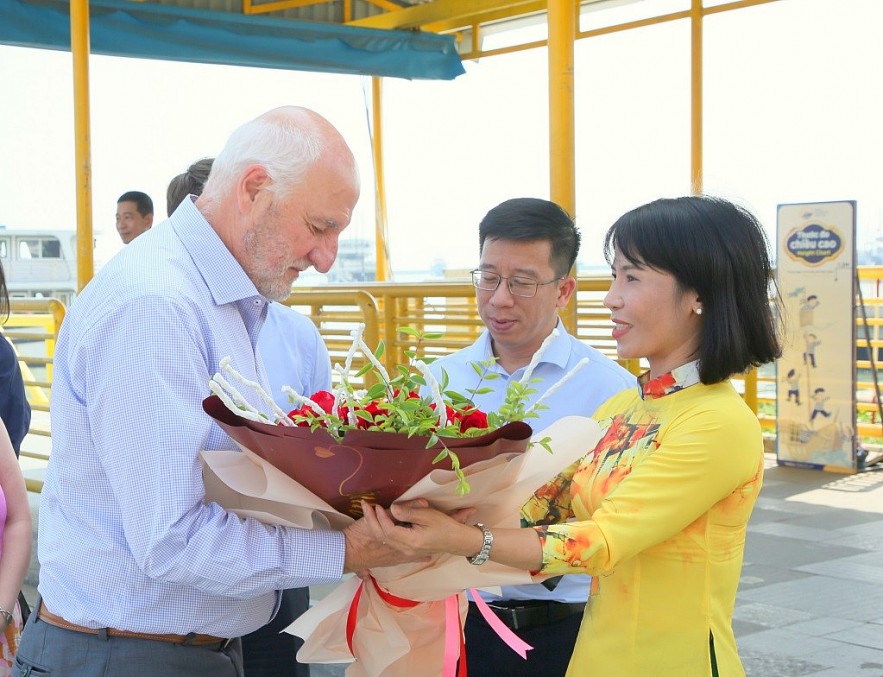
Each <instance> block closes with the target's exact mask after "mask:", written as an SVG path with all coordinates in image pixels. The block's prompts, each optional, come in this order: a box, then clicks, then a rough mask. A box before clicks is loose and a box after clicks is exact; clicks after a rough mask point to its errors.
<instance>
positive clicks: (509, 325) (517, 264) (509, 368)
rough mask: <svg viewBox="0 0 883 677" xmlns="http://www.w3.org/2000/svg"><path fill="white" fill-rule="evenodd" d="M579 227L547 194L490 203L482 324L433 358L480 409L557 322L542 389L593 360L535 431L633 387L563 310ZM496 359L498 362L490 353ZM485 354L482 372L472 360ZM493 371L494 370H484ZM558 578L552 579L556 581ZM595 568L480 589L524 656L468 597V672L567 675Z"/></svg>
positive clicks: (479, 285)
mask: <svg viewBox="0 0 883 677" xmlns="http://www.w3.org/2000/svg"><path fill="white" fill-rule="evenodd" d="M579 244H580V234H579V231H578V230H577V228H576V226H575V225H574V223H573V220H572V219H571V218H570V216H569V215H568V214H567V212H565V211H564V210H563V209H562V208H561V207H560V206H558V205H557V204H555V203H554V202H549V201H548V200H540V199H536V198H516V199H512V200H506V201H505V202H503V203H502V204H499V205H497V206H496V207H494V208H493V209H491V210H490V211H489V212H488V213H487V215H486V216H485V217H484V218H483V219H482V221H481V223H480V224H479V226H478V251H479V255H480V257H481V262H480V263H479V266H478V268H477V269H476V270H474V271H473V272H472V280H473V283H474V284H475V287H476V289H475V295H476V301H477V304H478V312H479V315H480V316H481V319H482V321H483V322H484V324H485V327H486V329H485V331H484V332H483V333H482V335H481V336H480V337H479V338H478V340H477V341H476V342H475V343H473V344H472V345H471V346H469V347H467V348H464V349H463V350H460V351H458V352H456V353H453V354H451V355H448V356H446V357H443V358H441V359H439V360H437V361H435V362H434V363H433V364H432V365H431V366H430V369H431V370H432V372H433V375H434V376H435V377H436V378H437V379H438V380H439V381H441V380H442V371H444V372H445V373H447V375H448V379H449V387H450V388H452V389H454V390H457V391H459V392H461V393H466V392H469V391H470V390H475V389H477V388H478V387H479V383H480V384H481V385H482V386H486V387H488V389H489V390H490V391H489V392H486V393H484V394H478V395H475V396H474V397H473V400H474V402H475V404H476V406H477V407H478V408H479V409H482V410H483V411H497V410H498V409H499V408H500V406H501V405H502V404H503V401H504V397H505V394H506V388H507V386H508V384H509V382H510V381H513V380H514V381H519V380H520V379H521V378H522V376H523V374H524V369H525V367H526V366H527V365H528V363H529V362H530V360H531V357H532V356H533V354H534V353H535V352H536V351H537V350H538V349H539V347H540V345H541V344H542V343H543V341H544V340H545V339H546V338H547V337H548V336H549V334H551V332H552V330H553V329H555V328H556V327H557V329H558V332H559V336H558V337H557V338H555V339H554V341H553V342H552V343H551V345H550V346H549V348H548V349H547V350H546V352H545V353H544V355H543V358H542V360H541V361H540V363H539V364H538V365H537V366H536V369H535V370H534V372H533V377H534V378H535V379H538V380H539V382H538V383H536V384H535V385H533V386H532V387H533V388H535V389H536V391H537V392H536V393H535V394H534V395H532V396H531V402H534V401H536V400H537V399H538V398H539V397H541V396H543V395H544V393H545V392H546V391H547V390H548V389H549V388H550V387H551V386H553V385H554V384H555V383H557V382H558V381H559V380H560V379H561V378H562V377H563V376H564V375H565V374H567V373H568V372H570V371H571V370H572V369H573V368H574V367H575V366H576V364H577V363H578V362H579V361H580V360H581V359H582V358H588V360H589V362H588V364H587V365H586V366H585V367H584V368H582V369H581V370H580V371H579V372H577V374H576V375H575V376H574V378H572V379H571V380H569V381H568V382H566V383H565V384H564V387H562V388H561V389H560V390H558V391H557V392H556V393H554V394H553V395H552V396H551V397H550V398H549V399H548V400H547V401H546V402H545V404H548V408H547V409H542V410H540V411H539V418H535V419H530V420H528V423H530V425H531V427H532V428H533V429H534V432H535V433H539V432H541V431H542V430H543V429H545V428H547V427H548V426H549V425H551V424H552V423H554V422H555V421H556V420H558V419H559V418H562V417H564V416H586V417H589V416H591V415H592V414H593V413H594V411H595V408H596V407H597V406H598V405H600V404H601V403H602V402H604V401H605V400H607V399H608V398H609V397H611V396H613V395H615V394H616V393H618V392H620V391H622V390H624V389H626V388H634V385H635V377H634V376H632V375H631V374H630V373H629V372H628V371H626V370H625V369H623V368H622V367H620V366H619V365H618V364H616V362H614V361H613V360H611V359H610V358H608V357H606V356H604V355H603V354H601V353H600V352H599V351H597V350H595V349H594V348H591V347H589V346H587V345H586V344H584V343H582V342H580V341H579V340H577V339H576V338H574V337H573V336H570V335H569V334H568V333H567V330H566V329H565V328H564V323H563V322H562V321H561V319H560V318H559V317H558V310H559V308H563V307H564V306H565V305H566V304H567V302H568V301H569V300H570V299H571V298H572V297H573V294H574V292H575V291H576V280H575V279H574V278H573V276H572V275H571V272H570V271H571V270H572V268H573V265H574V263H575V262H576V257H577V255H578V254H579ZM491 361H492V362H491ZM482 363H483V364H488V365H490V366H487V367H486V368H485V369H484V370H483V373H482V374H477V373H476V371H475V369H474V368H473V366H472V365H473V364H482ZM488 374H494V375H495V376H493V377H492V379H490V380H489V379H488V378H487V376H488ZM553 583H554V585H553ZM590 583H591V578H590V577H589V576H586V575H584V574H576V575H571V576H564V577H563V578H561V579H560V580H557V579H556V580H555V581H554V582H547V585H548V587H545V586H543V585H540V584H535V585H522V586H512V587H504V588H503V589H502V597H498V596H494V595H490V594H487V593H482V595H483V597H484V599H485V601H486V602H487V603H488V604H489V606H490V607H491V609H493V611H494V613H496V614H497V615H498V616H499V617H500V619H501V620H502V621H503V622H504V623H505V624H506V625H508V626H509V627H510V628H511V629H513V630H516V631H517V634H518V635H519V636H520V637H521V638H522V639H523V640H524V641H526V642H527V643H528V644H530V645H531V646H533V647H534V649H533V650H532V651H530V652H528V660H526V661H525V660H523V659H522V658H521V657H520V656H519V655H518V654H516V653H515V652H514V651H512V650H511V649H510V648H509V647H508V646H507V645H506V644H504V643H503V641H502V640H501V639H500V638H499V637H498V636H497V634H496V633H495V632H494V630H493V629H492V628H491V627H490V625H489V624H488V622H487V621H485V620H484V617H483V616H482V615H481V614H480V613H479V612H478V611H477V609H475V607H474V606H472V605H470V612H469V615H468V616H467V617H466V627H465V632H466V655H467V657H468V660H467V665H468V670H469V675H470V676H471V677H476V676H482V675H494V676H497V675H500V674H506V675H544V676H545V677H555V676H556V675H563V674H564V672H565V670H566V669H567V663H568V660H569V657H570V654H571V653H572V652H573V645H574V642H575V641H576V635H577V632H578V631H579V625H580V620H581V618H582V612H583V609H584V608H585V605H586V600H587V598H588V596H589V586H590Z"/></svg>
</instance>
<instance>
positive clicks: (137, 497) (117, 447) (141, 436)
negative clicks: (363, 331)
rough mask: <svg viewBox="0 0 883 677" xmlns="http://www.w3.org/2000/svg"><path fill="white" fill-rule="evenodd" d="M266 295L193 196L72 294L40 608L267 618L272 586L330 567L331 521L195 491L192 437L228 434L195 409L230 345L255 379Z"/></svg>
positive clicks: (85, 614) (161, 622) (321, 578)
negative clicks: (287, 517) (317, 525)
mask: <svg viewBox="0 0 883 677" xmlns="http://www.w3.org/2000/svg"><path fill="white" fill-rule="evenodd" d="M266 306H267V301H266V299H264V298H263V297H262V296H260V295H259V294H258V292H257V290H256V289H255V287H254V285H253V284H252V282H251V281H250V280H249V278H248V277H247V276H246V274H245V272H244V271H243V270H242V268H241V267H240V265H239V264H238V263H237V261H236V260H235V259H234V258H233V256H232V255H231V254H230V252H229V251H228V250H227V248H226V247H225V246H224V244H223V243H222V242H221V240H220V239H219V238H218V236H217V234H216V233H215V231H214V230H213V229H212V228H211V227H210V226H209V224H208V223H207V222H206V221H205V219H204V218H203V217H202V215H201V213H200V212H199V211H198V210H197V209H196V207H195V205H194V204H193V203H192V202H191V201H190V200H184V202H183V203H182V204H181V206H180V207H179V208H178V209H177V210H176V211H175V213H174V214H173V215H172V217H171V218H170V219H169V220H168V221H166V222H164V223H161V224H159V225H157V226H155V227H154V228H153V229H151V230H150V231H148V232H147V233H145V234H144V235H141V236H140V237H138V238H137V239H136V240H135V241H134V242H132V243H131V244H130V245H128V246H127V247H126V248H125V249H123V250H122V251H121V252H120V253H119V254H118V255H117V256H115V257H114V258H113V259H112V260H111V261H110V262H109V263H108V264H107V265H106V266H105V267H104V269H103V270H101V272H100V273H99V274H98V275H96V277H95V278H94V279H93V280H92V282H90V283H89V285H88V286H87V287H86V288H85V289H84V290H83V292H82V293H81V294H80V295H79V296H78V297H77V299H76V300H75V301H74V303H73V304H72V306H71V308H70V311H69V312H68V314H67V317H65V320H64V322H63V323H62V326H61V332H60V335H59V340H58V345H57V348H56V354H55V375H54V379H53V388H52V400H51V416H52V454H51V458H50V461H49V465H48V469H47V472H46V480H45V485H44V488H43V494H42V497H41V501H40V503H41V505H40V530H39V558H40V563H41V570H40V583H39V591H40V594H41V595H42V598H43V600H44V602H45V604H46V606H47V608H48V609H49V610H50V611H52V612H54V613H56V614H59V615H60V616H62V617H64V618H65V619H67V620H68V621H70V622H72V623H77V624H80V625H85V626H89V627H95V628H100V627H112V628H117V629H123V630H133V631H139V632H149V633H179V634H184V633H188V632H197V633H206V634H212V635H217V636H221V637H236V636H239V635H243V634H246V633H249V632H251V631H253V630H255V629H257V628H259V627H261V626H262V625H264V624H266V623H267V622H268V621H269V620H270V619H271V618H272V616H273V614H274V613H275V609H276V607H277V604H278V598H279V593H278V592H277V591H279V590H282V589H285V588H296V587H303V586H307V585H314V584H323V583H330V582H333V581H335V580H337V579H338V578H340V576H341V574H342V570H343V559H344V549H345V545H344V537H343V534H341V533H339V532H330V531H303V530H298V529H291V528H283V527H273V526H266V525H263V524H261V523H259V522H257V521H255V520H252V519H240V518H239V517H237V516H236V515H234V514H232V513H229V512H227V511H226V510H224V509H222V508H221V507H220V506H218V505H217V504H215V503H208V504H206V503H204V501H203V499H204V495H205V487H204V484H203V480H202V466H201V463H200V459H199V451H200V449H233V448H235V445H234V443H233V442H232V441H231V440H230V439H229V438H228V437H227V435H226V434H224V432H223V431H222V430H221V429H220V428H219V427H218V426H217V425H216V424H215V423H214V421H213V420H212V419H211V418H210V417H209V416H208V415H207V414H205V413H204V412H203V410H202V400H203V398H205V397H206V396H207V395H208V394H209V390H208V379H209V377H210V376H211V375H212V374H214V373H215V371H217V369H218V363H219V361H220V360H221V359H222V358H223V357H225V356H228V355H229V356H231V357H232V358H233V363H234V365H235V367H236V368H237V369H238V370H239V371H241V372H242V373H243V374H244V375H245V376H246V377H247V378H251V379H255V380H257V381H259V382H261V383H264V384H265V385H266V375H265V373H264V370H263V367H262V365H261V364H260V360H259V359H257V358H256V356H255V345H256V342H257V339H258V334H259V332H260V330H261V326H262V324H263V322H264V316H265V313H266ZM254 404H258V403H257V402H256V401H255V402H254Z"/></svg>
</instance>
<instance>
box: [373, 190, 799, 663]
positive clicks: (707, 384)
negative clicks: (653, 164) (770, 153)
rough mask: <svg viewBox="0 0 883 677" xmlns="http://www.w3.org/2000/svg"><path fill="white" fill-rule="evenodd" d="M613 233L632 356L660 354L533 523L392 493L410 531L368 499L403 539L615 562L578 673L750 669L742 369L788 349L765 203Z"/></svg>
mask: <svg viewBox="0 0 883 677" xmlns="http://www.w3.org/2000/svg"><path fill="white" fill-rule="evenodd" d="M604 248H605V253H606V255H607V260H608V261H609V262H610V264H611V266H612V269H613V282H612V283H611V286H610V290H609V292H608V293H607V296H606V297H605V299H604V305H605V306H606V307H607V308H609V309H610V312H611V315H612V318H611V319H612V321H613V338H614V339H615V340H616V344H617V350H618V352H619V356H620V357H622V358H629V359H637V358H643V359H645V360H646V361H647V363H648V364H649V367H650V368H649V371H648V372H646V373H645V374H643V375H642V376H641V377H640V378H639V387H638V388H633V389H631V390H629V391H624V392H621V393H619V394H617V395H614V396H613V397H612V398H611V399H610V400H608V401H607V402H606V403H604V404H603V405H601V407H599V409H598V410H597V411H596V412H595V415H594V418H595V419H596V420H597V421H598V422H599V423H600V424H601V428H602V432H603V436H602V437H601V440H600V441H599V442H598V444H597V445H596V446H595V448H594V449H592V450H590V451H589V452H588V453H587V454H586V455H585V456H584V457H583V458H582V460H580V461H578V462H576V463H574V464H573V466H571V467H570V468H568V469H567V470H565V471H564V472H562V473H561V474H560V475H559V476H557V477H555V478H553V479H552V480H551V481H550V482H549V483H548V484H546V485H544V486H543V487H540V488H539V489H538V490H537V491H536V492H535V494H534V496H533V497H532V498H531V499H530V500H528V501H527V503H526V504H525V505H524V506H523V508H522V517H523V519H524V521H525V522H526V524H527V525H528V526H527V527H526V528H521V529H495V530H494V531H493V533H492V534H491V536H490V537H489V538H488V537H486V536H485V534H484V533H483V531H481V530H479V529H476V528H475V526H470V525H469V524H462V523H461V522H460V521H457V520H456V519H452V518H451V517H449V516H448V515H445V514H444V513H441V512H438V511H436V510H432V509H431V508H429V507H427V506H426V505H425V502H423V503H421V502H413V503H410V504H403V505H400V506H397V505H393V506H392V508H391V515H392V516H393V517H395V518H396V519H397V520H402V521H404V522H408V523H410V524H409V526H410V528H404V527H402V526H398V524H400V522H399V523H396V522H393V521H392V520H391V519H390V515H389V514H387V513H386V512H385V511H383V510H382V509H375V508H373V507H371V506H368V505H367V504H364V508H365V510H366V511H367V512H366V518H367V519H368V523H369V525H370V526H371V528H372V529H373V533H374V534H375V537H376V538H382V539H384V540H386V541H387V542H388V543H390V544H392V545H394V546H395V547H397V548H399V549H400V551H401V552H402V553H408V554H410V555H418V554H433V553H439V552H447V553H451V554H455V555H464V556H466V557H475V556H477V555H488V556H489V558H490V559H491V560H493V561H496V562H500V563H502V564H507V565H509V566H513V567H519V568H522V569H525V570H528V571H531V572H538V573H539V574H541V575H547V576H548V575H556V574H564V573H575V572H583V573H589V574H593V575H595V576H597V577H598V578H596V579H595V580H597V581H598V582H599V583H600V586H599V590H598V593H597V595H595V596H593V599H592V604H591V605H589V606H588V607H587V609H586V613H585V616H584V617H583V622H582V627H581V628H580V633H579V637H578V639H577V643H576V647H575V649H574V652H573V655H572V656H571V659H570V666H569V668H568V672H567V674H568V675H572V676H574V677H576V676H577V675H592V676H593V677H645V676H646V675H653V676H654V677H684V676H685V675H697V676H698V675H708V676H711V675H727V676H728V677H732V676H733V675H744V674H745V671H744V669H743V668H742V664H741V661H740V660H739V655H738V652H737V649H736V640H735V637H734V634H733V628H732V615H733V607H734V605H735V602H736V589H737V587H738V585H739V575H740V572H741V569H742V558H743V554H744V548H745V533H746V529H747V524H748V519H749V516H750V515H751V511H752V509H753V507H754V504H755V502H756V500H757V496H758V492H759V491H760V487H761V483H762V478H763V463H764V457H763V438H762V435H761V429H760V424H759V422H758V420H757V416H756V415H755V414H754V412H752V411H751V410H750V409H749V408H748V406H747V405H746V404H745V403H744V402H743V401H742V398H741V397H740V396H739V394H738V392H736V390H735V388H734V387H733V385H732V384H731V383H730V381H729V379H730V377H732V376H734V375H737V374H741V373H743V372H744V371H745V370H746V369H748V368H749V367H751V366H759V365H762V364H767V363H769V362H771V361H773V360H774V359H776V358H777V357H778V356H779V355H780V353H781V348H780V343H779V338H778V336H777V333H776V325H775V322H774V319H773V317H774V314H773V311H772V308H771V304H770V302H769V296H768V295H769V293H770V290H771V289H774V281H773V276H772V264H771V261H770V256H769V247H768V243H767V240H766V236H765V234H764V231H763V228H762V226H761V225H760V223H758V221H757V220H756V219H755V217H754V216H753V215H752V214H750V213H749V212H748V211H747V210H745V209H743V208H741V207H738V206H736V205H734V204H732V203H731V202H728V201H725V200H722V199H717V198H711V197H700V196H693V197H683V198H677V199H663V200H657V201H655V202H651V203H650V204H647V205H644V206H642V207H638V208H637V209H634V210H632V211H630V212H628V213H627V214H625V215H623V216H622V217H620V218H619V220H617V221H616V223H614V224H613V226H612V227H611V228H610V230H609V231H608V232H607V235H606V238H605V241H604ZM776 305H777V306H778V307H779V308H781V299H780V298H779V297H778V294H776ZM466 516H467V514H466V513H465V512H460V513H459V514H457V515H456V517H459V518H461V519H462V518H464V517H466ZM537 674H544V673H542V672H541V673H537Z"/></svg>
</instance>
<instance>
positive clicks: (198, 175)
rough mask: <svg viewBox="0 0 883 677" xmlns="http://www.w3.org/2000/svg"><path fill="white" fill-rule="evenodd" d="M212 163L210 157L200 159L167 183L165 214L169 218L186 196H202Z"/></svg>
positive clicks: (212, 160) (212, 159)
mask: <svg viewBox="0 0 883 677" xmlns="http://www.w3.org/2000/svg"><path fill="white" fill-rule="evenodd" d="M214 161H215V159H214V158H210V157H204V158H201V159H199V160H197V161H196V162H194V163H193V164H192V165H190V166H189V167H188V168H187V171H186V172H181V173H180V174H178V175H177V176H176V177H175V178H173V179H172V180H171V181H170V182H169V187H168V188H167V189H166V214H168V215H169V216H171V215H172V214H173V213H174V211H175V210H176V209H177V208H178V205H179V204H181V201H182V200H183V199H184V198H185V197H187V196H188V195H195V196H197V197H199V196H200V195H202V189H203V188H205V182H206V181H208V175H209V174H211V171H212V163H213V162H214Z"/></svg>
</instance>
